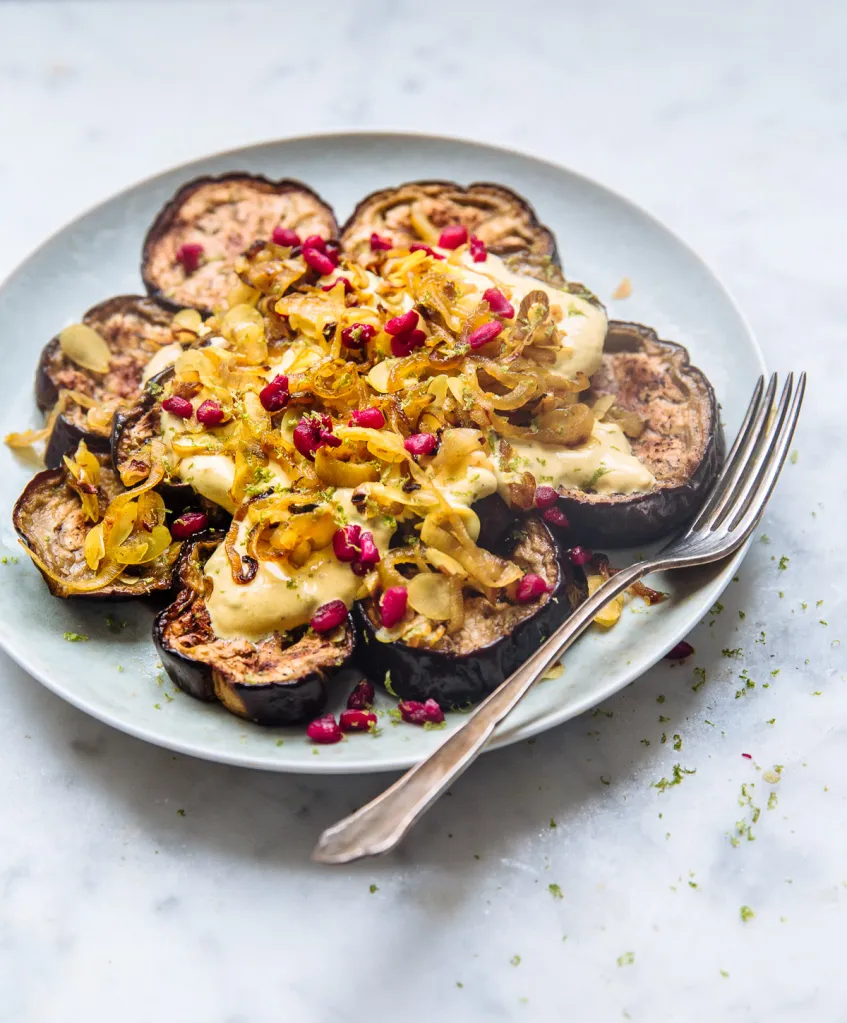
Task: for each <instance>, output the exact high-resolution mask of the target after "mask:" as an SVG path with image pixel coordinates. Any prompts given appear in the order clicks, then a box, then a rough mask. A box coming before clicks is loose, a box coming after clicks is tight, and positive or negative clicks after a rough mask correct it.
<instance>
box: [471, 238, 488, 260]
mask: <svg viewBox="0 0 847 1023" xmlns="http://www.w3.org/2000/svg"><path fill="white" fill-rule="evenodd" d="M470 247H471V256H472V257H473V261H474V263H484V262H485V261H486V259H488V249H486V247H485V242H484V241H483V240H482V238H477V236H476V235H475V234H472V235H471V246H470Z"/></svg>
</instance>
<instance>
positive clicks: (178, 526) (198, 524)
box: [171, 511, 209, 540]
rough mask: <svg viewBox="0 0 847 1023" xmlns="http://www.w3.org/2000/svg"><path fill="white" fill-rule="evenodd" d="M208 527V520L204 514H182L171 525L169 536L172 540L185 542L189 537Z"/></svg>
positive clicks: (197, 512)
mask: <svg viewBox="0 0 847 1023" xmlns="http://www.w3.org/2000/svg"><path fill="white" fill-rule="evenodd" d="M208 525H209V519H208V516H207V515H206V514H205V513H204V512H199V511H196V512H192V511H190V512H183V513H182V515H180V516H179V518H177V519H174V520H173V522H172V523H171V536H172V537H173V538H174V540H187V539H188V538H189V536H194V534H195V533H199V532H201V530H203V529H205V528H206V526H208Z"/></svg>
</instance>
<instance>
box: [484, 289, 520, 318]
mask: <svg viewBox="0 0 847 1023" xmlns="http://www.w3.org/2000/svg"><path fill="white" fill-rule="evenodd" d="M482 297H483V299H484V300H485V301H486V302H487V303H488V308H489V309H490V310H491V312H492V313H494V315H495V316H502V317H503V319H504V320H511V319H513V318H514V315H515V307H514V306H513V305H512V303H511V302H510V301H509V300H508V298H506V296H505V295H504V294H503V292H502V291H498V290H497V288H488V289H487V290H486V291H483V293H482Z"/></svg>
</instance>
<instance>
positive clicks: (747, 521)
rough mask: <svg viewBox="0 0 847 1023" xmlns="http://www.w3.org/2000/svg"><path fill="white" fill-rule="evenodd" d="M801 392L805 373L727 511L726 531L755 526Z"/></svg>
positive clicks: (797, 411)
mask: <svg viewBox="0 0 847 1023" xmlns="http://www.w3.org/2000/svg"><path fill="white" fill-rule="evenodd" d="M792 376H793V374H792ZM805 393H806V374H805V373H801V374H800V378H799V380H798V382H797V390H796V391H795V392H794V400H793V401H792V403H791V408H790V410H789V411H788V412H787V413H786V412H783V415H782V416H781V419H780V423H779V425H778V426H776V427H775V428H774V431H773V434H772V436H771V438H770V440H769V442H768V447H767V450H766V451H765V453H764V455H763V457H762V461H761V463H760V465H759V467H758V469H757V471H756V474H755V476H754V477H753V480H752V481H751V483H750V485H748V487H746V488H745V493H744V494H742V495H741V496H740V497H739V499H738V501H737V503H736V504H735V505H734V506H733V508H732V509H731V510H730V514H732V515H733V517H732V521H731V522H730V523H729V527H728V528H729V529H730V531H733V532H734V531H737V530H740V531H741V532H743V533H744V534H745V535H746V534H748V533H749V532H751V531H752V530H753V529H754V528H755V526H756V523H757V522H758V521H759V516H760V515H761V514H762V510H763V509H764V507H765V505H766V504H767V502H768V500H769V498H770V496H771V494H772V493H773V489H774V487H775V486H776V481H777V480H778V479H779V474H780V473H781V472H782V467H783V465H785V459H786V458H787V456H788V449H789V448H790V447H791V441H792V439H793V438H794V430H795V428H796V426H797V420H798V419H799V417H800V408H801V406H802V404H803V395H804V394H805ZM733 513H734V514H733Z"/></svg>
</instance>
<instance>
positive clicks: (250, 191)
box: [141, 172, 338, 313]
mask: <svg viewBox="0 0 847 1023" xmlns="http://www.w3.org/2000/svg"><path fill="white" fill-rule="evenodd" d="M277 226H282V227H286V228H290V229H291V230H293V231H296V232H297V233H298V234H299V235H300V237H301V239H305V238H307V237H308V236H309V235H320V236H321V237H322V238H324V239H330V238H335V237H336V236H337V234H338V225H337V223H336V220H335V215H334V214H333V212H332V209H331V207H330V206H328V205H327V204H326V203H325V202H324V201H323V199H321V197H320V196H319V195H318V194H317V193H316V192H313V191H312V189H311V188H308V187H307V186H306V185H304V184H301V183H300V182H299V181H291V180H288V179H283V180H280V181H271V180H269V179H268V178H265V177H262V176H261V175H255V174H247V173H245V172H234V173H231V174H224V175H223V176H221V177H218V178H212V177H202V178H197V179H195V180H194V181H189V182H188V183H187V184H185V185H183V186H182V188H180V189H179V191H178V192H177V193H176V195H174V197H173V198H172V199H171V200H170V201H169V202H168V203H166V204H165V206H164V207H163V208H162V209H161V211H160V212H159V213H158V215H157V216H156V219H155V220H154V221H153V224H152V226H151V227H150V230H149V231H148V232H147V237H146V238H145V240H144V249H143V252H142V257H141V276H142V278H143V280H144V285H145V287H146V288H147V290H148V292H149V293H150V294H151V295H154V296H155V297H157V298H158V299H160V300H161V301H163V302H165V303H166V304H168V305H171V306H173V307H174V308H186V307H190V308H194V309H199V310H200V311H201V312H205V313H209V312H212V311H213V310H214V309H215V308H216V307H219V306H221V305H222V304H223V302H224V300H225V298H226V296H227V293H228V292H229V291H230V289H231V288H232V287H233V286H234V285H235V284H236V283H237V278H236V276H235V270H234V267H235V261H236V259H237V258H238V256H240V255H241V253H242V252H244V251H245V249H247V248H249V246H250V245H252V244H253V243H254V242H255V241H256V240H257V239H269V238H270V237H271V235H272V234H273V230H274V228H275V227H277ZM185 244H199V245H201V246H202V247H203V251H202V255H201V259H200V265H199V266H198V267H197V269H196V270H194V271H193V272H186V269H185V267H184V266H183V264H182V263H181V262H180V261H179V260H178V258H177V253H178V252H179V250H180V248H181V246H183V245H185Z"/></svg>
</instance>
